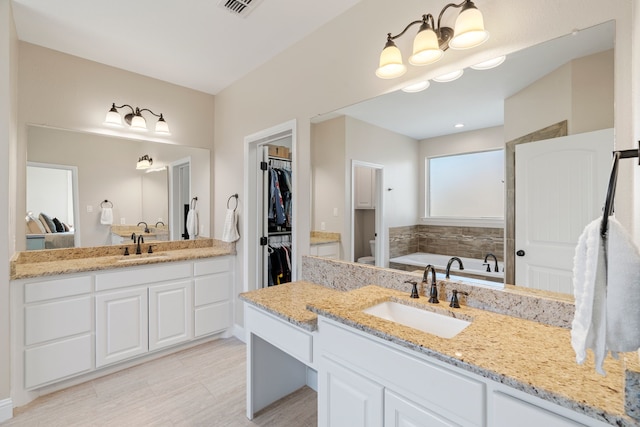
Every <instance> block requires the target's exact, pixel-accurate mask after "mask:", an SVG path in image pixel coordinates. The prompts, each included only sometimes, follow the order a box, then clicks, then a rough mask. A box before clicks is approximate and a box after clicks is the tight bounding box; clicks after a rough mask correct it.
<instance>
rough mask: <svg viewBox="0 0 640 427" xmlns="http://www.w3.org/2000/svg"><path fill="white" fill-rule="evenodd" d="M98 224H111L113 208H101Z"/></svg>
mask: <svg viewBox="0 0 640 427" xmlns="http://www.w3.org/2000/svg"><path fill="white" fill-rule="evenodd" d="M100 224H104V225H111V224H113V208H102V212H101V213H100Z"/></svg>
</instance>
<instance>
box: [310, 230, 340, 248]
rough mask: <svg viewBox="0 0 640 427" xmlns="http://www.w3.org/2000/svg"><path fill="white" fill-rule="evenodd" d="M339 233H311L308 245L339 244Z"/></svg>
mask: <svg viewBox="0 0 640 427" xmlns="http://www.w3.org/2000/svg"><path fill="white" fill-rule="evenodd" d="M339 242H340V233H332V232H329V231H312V232H311V237H310V244H311V245H312V246H313V245H322V244H325V243H339Z"/></svg>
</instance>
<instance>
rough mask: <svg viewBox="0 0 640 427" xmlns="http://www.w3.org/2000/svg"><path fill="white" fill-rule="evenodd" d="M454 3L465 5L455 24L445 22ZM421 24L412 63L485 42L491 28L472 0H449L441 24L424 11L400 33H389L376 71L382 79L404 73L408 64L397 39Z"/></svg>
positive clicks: (417, 63) (410, 58)
mask: <svg viewBox="0 0 640 427" xmlns="http://www.w3.org/2000/svg"><path fill="white" fill-rule="evenodd" d="M451 7H454V8H461V10H460V14H459V15H458V17H457V19H456V22H455V26H454V28H453V29H452V28H451V27H445V26H442V25H441V21H442V16H443V15H444V13H445V11H446V10H447V9H449V8H451ZM417 24H420V29H419V30H418V34H416V36H415V38H414V40H413V54H412V55H411V56H410V57H409V63H410V64H411V65H416V66H423V65H429V64H433V63H435V62H436V61H439V60H440V59H441V58H442V57H443V55H444V51H445V50H447V49H448V48H451V49H470V48H473V47H476V46H479V45H481V44H482V43H484V42H485V41H487V39H488V38H489V32H487V31H486V30H485V29H484V20H483V18H482V13H480V11H479V10H478V8H476V6H475V4H474V3H473V2H472V1H471V0H465V1H463V2H462V3H460V4H454V3H449V4H447V5H446V6H445V7H444V8H443V9H442V10H441V11H440V15H438V21H437V25H436V23H435V20H434V18H433V15H431V14H430V13H428V14H426V15H422V19H420V20H417V21H413V22H411V23H409V25H407V26H406V27H405V29H404V30H402V31H401V32H400V33H398V34H396V35H395V36H394V35H391V33H388V34H387V43H386V44H385V47H384V49H383V50H382V53H381V54H380V62H379V66H378V69H377V70H376V75H377V76H378V77H380V78H381V79H393V78H396V77H400V76H402V75H403V74H404V73H406V71H407V67H406V66H405V65H404V63H403V61H402V53H401V52H400V49H398V47H397V46H396V44H395V43H394V40H395V39H397V38H399V37H402V36H403V35H404V34H405V33H406V32H407V30H408V29H409V28H411V27H413V26H414V25H417Z"/></svg>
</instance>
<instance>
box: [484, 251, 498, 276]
mask: <svg viewBox="0 0 640 427" xmlns="http://www.w3.org/2000/svg"><path fill="white" fill-rule="evenodd" d="M489 257H493V261H494V263H495V264H494V266H493V271H495V272H496V273H497V272H498V271H499V269H498V258H496V256H495V255H494V254H492V253H488V254H487V255H485V257H484V262H485V263H486V262H487V259H489ZM487 271H491V270H490V269H489V267H487Z"/></svg>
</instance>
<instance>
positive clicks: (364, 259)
mask: <svg viewBox="0 0 640 427" xmlns="http://www.w3.org/2000/svg"><path fill="white" fill-rule="evenodd" d="M369 246H370V247H371V254H372V255H375V253H376V241H375V240H369ZM357 262H359V263H360V264H369V265H376V259H375V257H373V256H363V257H360V258H358V261H357Z"/></svg>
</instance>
